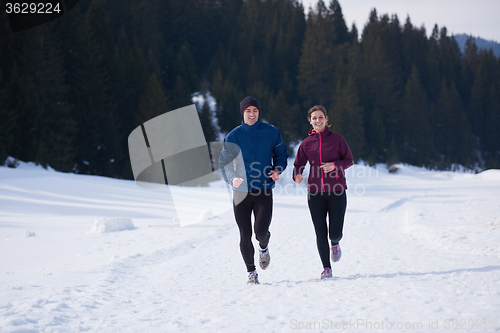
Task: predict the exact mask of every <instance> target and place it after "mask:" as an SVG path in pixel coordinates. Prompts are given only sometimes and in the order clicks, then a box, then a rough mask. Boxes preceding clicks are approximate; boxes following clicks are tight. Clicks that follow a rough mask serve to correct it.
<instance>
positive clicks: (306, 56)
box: [297, 0, 336, 107]
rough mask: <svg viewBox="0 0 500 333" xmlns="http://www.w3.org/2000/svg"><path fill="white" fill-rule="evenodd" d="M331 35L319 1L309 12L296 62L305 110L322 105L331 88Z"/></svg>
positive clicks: (332, 56)
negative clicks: (299, 53)
mask: <svg viewBox="0 0 500 333" xmlns="http://www.w3.org/2000/svg"><path fill="white" fill-rule="evenodd" d="M335 40H336V35H335V32H334V31H333V26H332V24H331V14H330V12H329V10H328V9H327V8H326V6H325V3H324V2H323V1H322V0H319V1H318V4H317V6H316V10H314V11H311V12H309V15H308V17H307V25H306V32H305V39H304V42H303V44H302V55H301V57H300V60H299V75H298V78H297V79H298V88H299V94H300V95H301V96H302V98H303V101H304V105H305V106H306V107H309V106H312V105H313V104H322V105H324V104H326V103H328V102H329V100H330V96H331V91H332V87H334V84H335V81H334V67H333V65H334V63H335V61H334V41H335Z"/></svg>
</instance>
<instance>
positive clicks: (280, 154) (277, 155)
mask: <svg viewBox="0 0 500 333" xmlns="http://www.w3.org/2000/svg"><path fill="white" fill-rule="evenodd" d="M278 136H279V137H278V141H277V142H276V145H275V146H274V148H273V170H274V169H278V170H279V171H280V173H283V171H284V170H285V169H286V166H287V162H288V147H287V146H286V144H285V141H283V138H282V137H281V134H279V133H278Z"/></svg>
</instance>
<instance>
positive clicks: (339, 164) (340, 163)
mask: <svg viewBox="0 0 500 333" xmlns="http://www.w3.org/2000/svg"><path fill="white" fill-rule="evenodd" d="M339 152H340V157H341V158H340V160H337V161H333V163H335V168H336V170H339V169H340V171H341V172H344V170H345V169H347V168H349V167H350V166H352V165H353V164H354V158H353V157H352V153H351V150H350V149H349V146H348V145H347V142H346V141H345V139H344V137H343V136H341V138H340V141H339ZM337 172H338V171H337Z"/></svg>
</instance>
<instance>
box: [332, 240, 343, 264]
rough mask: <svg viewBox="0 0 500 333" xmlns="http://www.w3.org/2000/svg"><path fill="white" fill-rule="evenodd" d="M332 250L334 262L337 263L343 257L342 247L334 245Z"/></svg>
mask: <svg viewBox="0 0 500 333" xmlns="http://www.w3.org/2000/svg"><path fill="white" fill-rule="evenodd" d="M330 249H331V250H332V261H333V262H337V261H339V260H340V257H342V250H341V249H340V245H339V244H337V245H334V246H332V247H331V248H330Z"/></svg>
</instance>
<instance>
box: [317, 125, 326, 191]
mask: <svg viewBox="0 0 500 333" xmlns="http://www.w3.org/2000/svg"><path fill="white" fill-rule="evenodd" d="M318 134H319V163H320V167H319V168H320V170H321V187H323V192H325V182H324V180H323V168H322V167H321V165H322V164H323V157H322V156H321V133H318Z"/></svg>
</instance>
